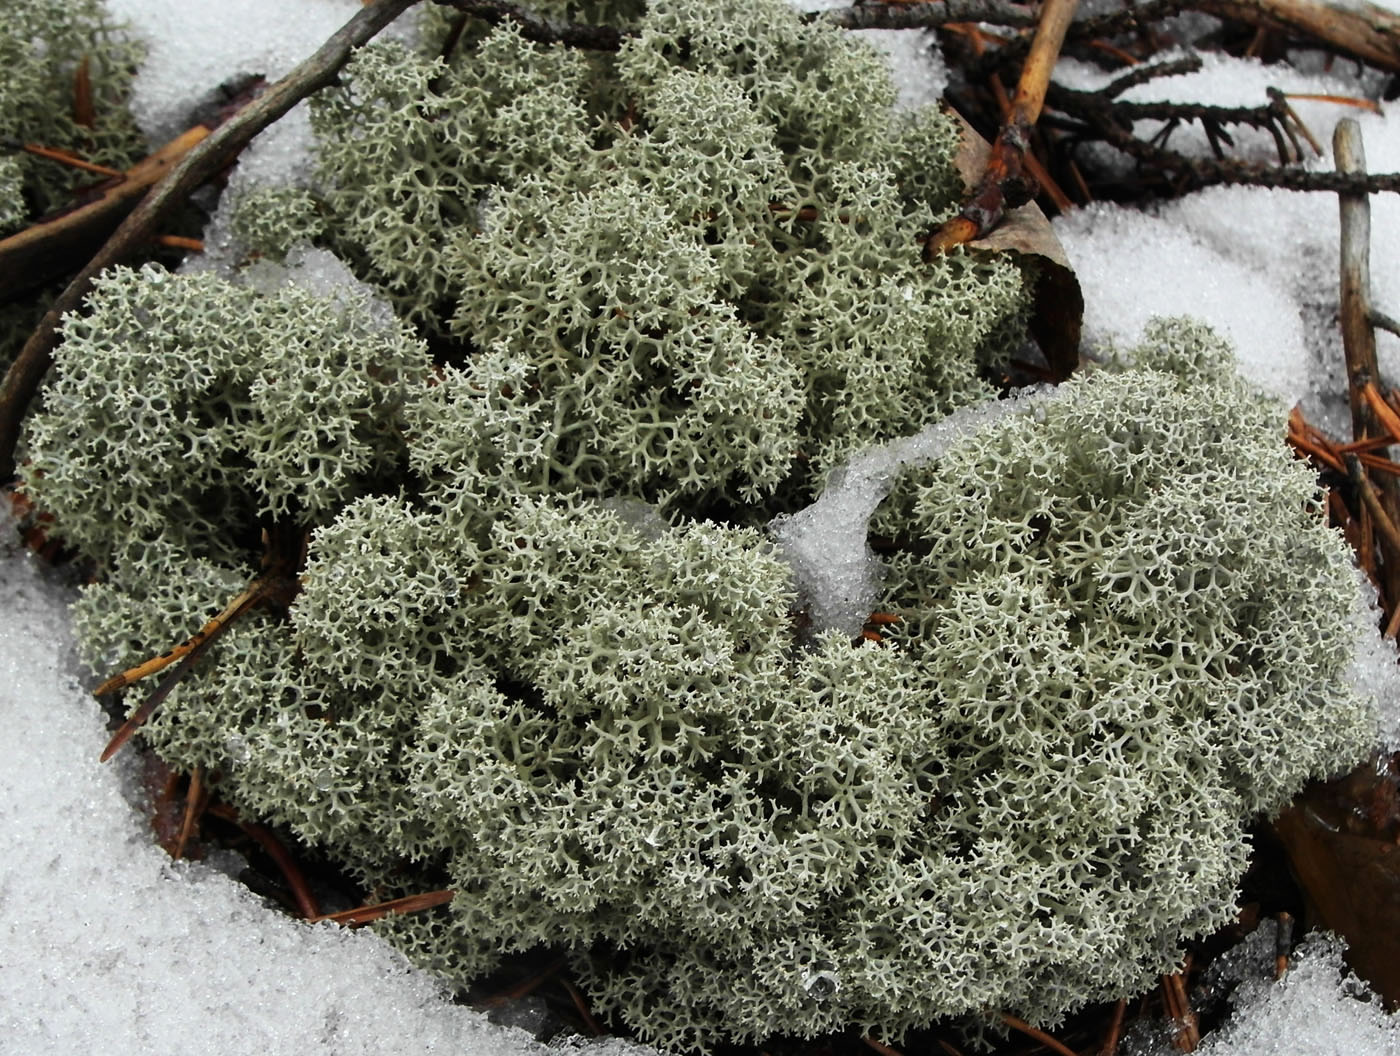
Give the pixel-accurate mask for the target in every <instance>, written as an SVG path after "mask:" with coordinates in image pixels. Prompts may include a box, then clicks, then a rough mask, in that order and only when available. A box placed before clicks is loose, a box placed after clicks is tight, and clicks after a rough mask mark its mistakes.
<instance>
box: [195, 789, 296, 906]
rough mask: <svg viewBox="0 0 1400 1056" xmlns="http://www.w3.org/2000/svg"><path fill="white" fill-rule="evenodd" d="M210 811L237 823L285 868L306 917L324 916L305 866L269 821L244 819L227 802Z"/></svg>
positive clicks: (294, 894)
mask: <svg viewBox="0 0 1400 1056" xmlns="http://www.w3.org/2000/svg"><path fill="white" fill-rule="evenodd" d="M209 813H210V814H213V815H214V816H215V817H216V818H223V819H224V820H225V821H227V822H231V823H232V824H234V825H237V826H238V827H239V828H240V829H242V830H243V831H244V832H245V833H247V835H248V836H249V838H250V839H252V840H253V841H254V842H256V843H257V844H258V846H260V847H261V848H262V849H263V851H265V852H266V854H267V856H268V857H269V858H271V859H272V862H273V864H274V865H276V866H277V868H278V869H280V870H281V871H282V876H283V877H284V878H285V879H286V881H287V887H288V889H289V890H290V891H291V892H292V898H294V899H295V900H296V904H297V911H298V912H299V913H301V915H302V917H303V918H304V919H306V920H314V919H316V918H318V917H320V915H321V907H320V905H319V904H318V903H317V901H316V896H315V895H313V894H312V893H311V887H310V885H308V884H307V882H306V877H305V876H304V875H303V874H302V871H301V867H300V866H299V865H297V863H296V859H295V858H293V857H292V855H291V853H290V852H289V851H288V850H287V848H286V847H284V846H282V841H281V840H279V839H278V838H277V837H276V836H275V835H274V834H273V832H272V830H271V829H269V828H268V827H267V826H266V825H259V824H258V823H257V822H256V821H244V820H243V819H242V818H240V817H239V816H238V811H236V810H234V809H233V808H232V807H230V806H226V805H225V804H223V803H216V804H214V805H213V806H211V807H210V808H209Z"/></svg>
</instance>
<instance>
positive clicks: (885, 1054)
mask: <svg viewBox="0 0 1400 1056" xmlns="http://www.w3.org/2000/svg"><path fill="white" fill-rule="evenodd" d="M860 1040H861V1041H863V1042H865V1043H866V1044H867V1045H869V1046H870V1047H871V1048H872V1049H874V1050H875V1051H876V1052H878V1053H879V1054H880V1056H904V1054H903V1053H902V1052H900V1051H899V1050H898V1049H896V1048H895V1047H894V1046H893V1045H886V1044H885V1043H884V1042H883V1041H876V1040H875V1039H874V1038H872V1037H871V1036H870V1035H869V1034H864V1035H862V1036H861V1039H860Z"/></svg>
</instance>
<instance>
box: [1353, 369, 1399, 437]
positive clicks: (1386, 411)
mask: <svg viewBox="0 0 1400 1056" xmlns="http://www.w3.org/2000/svg"><path fill="white" fill-rule="evenodd" d="M1361 395H1362V396H1363V397H1364V398H1365V400H1366V402H1367V403H1369V404H1370V405H1371V410H1372V411H1373V412H1374V413H1375V416H1376V420H1377V421H1378V422H1380V425H1381V428H1382V429H1384V430H1385V431H1386V432H1387V433H1388V434H1389V435H1390V438H1391V439H1392V440H1394V441H1395V442H1396V443H1400V414H1396V413H1395V411H1393V410H1392V409H1391V406H1390V404H1388V403H1386V402H1385V400H1384V399H1383V398H1382V397H1381V393H1380V390H1379V389H1377V388H1376V383H1375V382H1374V381H1368V382H1367V383H1366V384H1365V385H1363V386H1362V387H1361Z"/></svg>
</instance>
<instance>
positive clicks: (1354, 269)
mask: <svg viewBox="0 0 1400 1056" xmlns="http://www.w3.org/2000/svg"><path fill="white" fill-rule="evenodd" d="M1332 149H1333V151H1334V152H1335V154H1336V157H1337V171H1338V172H1341V173H1350V174H1356V173H1364V172H1365V171H1366V152H1365V149H1364V148H1363V146H1362V144H1361V126H1360V125H1358V124H1357V123H1356V121H1355V120H1353V119H1352V118H1349V117H1344V118H1342V120H1340V121H1338V122H1337V128H1336V131H1335V132H1334V133H1333V136H1332ZM1337 201H1338V204H1339V208H1340V211H1341V301H1342V304H1341V316H1342V344H1343V347H1344V350H1345V354H1346V365H1347V378H1348V380H1349V381H1350V383H1351V384H1350V386H1349V391H1348V397H1349V401H1350V403H1351V419H1352V431H1353V433H1354V434H1355V435H1354V437H1353V439H1356V440H1360V439H1362V438H1363V437H1366V436H1373V435H1375V434H1376V433H1377V432H1380V431H1381V430H1380V429H1378V428H1376V425H1377V423H1376V422H1374V421H1372V420H1371V415H1370V414H1369V413H1368V412H1369V405H1368V404H1367V402H1366V398H1365V396H1364V390H1365V387H1366V386H1367V385H1368V384H1370V383H1373V382H1374V381H1375V380H1376V378H1378V377H1379V376H1380V375H1379V371H1378V370H1377V367H1376V334H1375V331H1374V330H1372V329H1371V320H1370V319H1369V318H1368V315H1369V312H1370V307H1371V204H1370V201H1369V199H1368V197H1367V196H1366V195H1365V194H1339V195H1338V196H1337Z"/></svg>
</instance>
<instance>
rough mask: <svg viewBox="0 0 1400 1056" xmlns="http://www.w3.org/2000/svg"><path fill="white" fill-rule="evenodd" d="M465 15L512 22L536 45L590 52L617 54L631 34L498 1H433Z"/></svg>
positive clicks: (488, 20)
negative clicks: (552, 17) (544, 15)
mask: <svg viewBox="0 0 1400 1056" xmlns="http://www.w3.org/2000/svg"><path fill="white" fill-rule="evenodd" d="M434 2H435V3H438V4H441V5H442V6H443V7H450V8H452V9H453V10H454V11H460V12H462V13H463V14H464V15H471V16H472V17H473V18H479V19H481V20H482V21H483V22H486V23H489V24H490V25H493V26H496V25H500V24H501V23H502V22H510V23H513V24H514V25H515V26H516V27H517V28H518V29H519V30H520V35H521V36H522V37H524V38H525V39H526V40H532V41H534V42H535V43H536V44H564V45H567V46H568V47H571V48H583V49H585V50H588V51H616V50H617V49H618V48H620V47H622V42H623V41H624V40H626V39H627V38H628V37H629V36H631V34H630V33H627V32H626V31H624V30H620V29H617V28H615V27H613V26H594V25H583V24H580V23H576V22H554V21H551V20H549V19H545V18H541V17H540V16H539V15H536V14H534V13H533V12H531V11H527V10H525V9H524V8H520V7H516V6H515V5H514V4H506V3H498V2H496V0H434Z"/></svg>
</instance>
